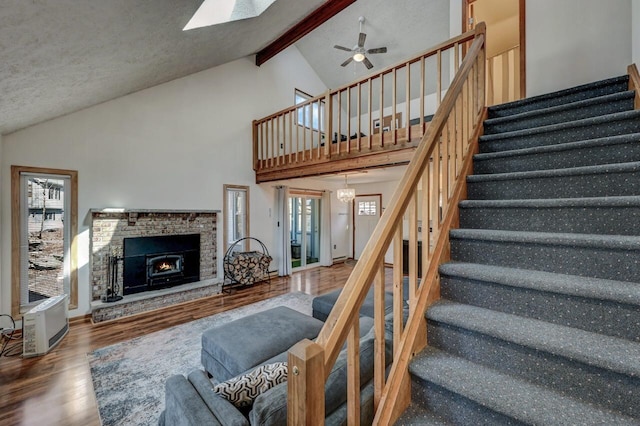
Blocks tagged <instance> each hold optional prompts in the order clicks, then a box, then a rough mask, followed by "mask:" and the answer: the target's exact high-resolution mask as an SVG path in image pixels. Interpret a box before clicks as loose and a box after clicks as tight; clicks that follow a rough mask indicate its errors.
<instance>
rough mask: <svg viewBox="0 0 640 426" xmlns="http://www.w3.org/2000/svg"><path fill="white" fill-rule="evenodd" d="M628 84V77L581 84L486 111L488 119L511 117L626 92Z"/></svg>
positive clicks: (623, 76) (492, 107) (493, 107)
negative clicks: (529, 111) (534, 110)
mask: <svg viewBox="0 0 640 426" xmlns="http://www.w3.org/2000/svg"><path fill="white" fill-rule="evenodd" d="M628 84H629V76H628V75H622V76H619V77H614V78H609V79H606V80H600V81H595V82H591V83H587V84H582V85H579V86H575V87H571V88H568V89H563V90H559V91H556V92H551V93H545V94H542V95H538V96H532V97H529V98H525V99H520V100H517V101H513V102H507V103H504V104H501V105H494V106H491V107H489V111H488V112H489V117H490V118H494V117H501V116H506V115H512V114H517V113H520V112H523V111H527V110H533V109H540V108H549V107H552V106H556V105H562V104H564V103H569V102H576V101H579V100H583V99H589V98H592V97H598V96H603V95H607V94H611V93H617V92H621V91H625V90H627V88H628Z"/></svg>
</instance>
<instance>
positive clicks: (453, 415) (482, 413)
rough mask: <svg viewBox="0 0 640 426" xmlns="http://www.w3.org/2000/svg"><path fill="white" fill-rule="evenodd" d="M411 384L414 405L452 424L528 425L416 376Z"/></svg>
mask: <svg viewBox="0 0 640 426" xmlns="http://www.w3.org/2000/svg"><path fill="white" fill-rule="evenodd" d="M411 382H412V386H411V401H412V403H414V404H420V405H422V406H423V407H425V408H426V409H428V410H429V411H431V412H432V413H435V414H437V415H438V416H439V417H441V418H442V419H444V420H445V421H448V422H451V423H452V424H455V425H487V426H488V425H492V426H493V425H495V426H502V425H504V426H520V425H523V426H524V425H525V424H526V423H522V422H519V421H517V420H515V419H513V418H510V417H507V416H505V415H503V414H501V413H498V412H495V411H492V410H490V409H489V408H487V407H485V406H483V405H480V404H478V403H476V402H474V401H472V400H470V399H468V398H465V397H464V396H461V395H459V394H457V393H454V392H451V391H449V390H447V389H445V388H443V387H441V386H438V385H436V384H434V383H431V382H428V381H425V380H422V379H420V378H417V377H415V376H412V378H411Z"/></svg>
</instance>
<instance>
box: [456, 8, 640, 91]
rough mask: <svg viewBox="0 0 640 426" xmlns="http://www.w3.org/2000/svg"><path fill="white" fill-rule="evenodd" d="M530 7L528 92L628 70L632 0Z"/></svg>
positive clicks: (549, 89) (619, 73)
mask: <svg viewBox="0 0 640 426" xmlns="http://www.w3.org/2000/svg"><path fill="white" fill-rule="evenodd" d="M454 1H455V0H454ZM634 1H636V2H637V0H634ZM526 7H527V10H526V31H527V33H526V38H527V43H526V49H527V50H526V55H527V96H534V95H538V94H542V93H547V92H550V91H554V90H559V89H564V88H568V87H571V86H575V85H578V84H582V83H588V82H591V81H595V80H600V79H604V78H609V77H615V76H618V75H622V74H625V73H626V69H627V66H628V65H629V64H630V63H631V38H632V35H631V19H629V17H630V16H631V0H616V1H602V0H563V1H557V0H534V1H527V2H526ZM635 39H636V40H637V39H638V37H635Z"/></svg>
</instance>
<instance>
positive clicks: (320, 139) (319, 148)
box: [316, 100, 322, 159]
mask: <svg viewBox="0 0 640 426" xmlns="http://www.w3.org/2000/svg"><path fill="white" fill-rule="evenodd" d="M317 104H318V109H317V111H318V114H317V115H318V128H317V129H316V132H318V147H317V148H318V149H317V150H316V155H317V158H318V159H320V157H321V156H322V155H321V153H322V132H321V131H320V130H321V129H322V121H321V118H320V117H321V115H320V108H322V104H321V103H320V101H319V100H318V101H317Z"/></svg>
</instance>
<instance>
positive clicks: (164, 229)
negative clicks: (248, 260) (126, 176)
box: [90, 209, 222, 322]
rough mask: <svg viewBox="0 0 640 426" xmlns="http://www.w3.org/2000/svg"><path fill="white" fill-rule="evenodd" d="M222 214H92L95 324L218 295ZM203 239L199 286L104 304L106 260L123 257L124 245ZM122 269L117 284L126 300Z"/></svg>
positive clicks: (120, 211) (97, 211)
mask: <svg viewBox="0 0 640 426" xmlns="http://www.w3.org/2000/svg"><path fill="white" fill-rule="evenodd" d="M218 213H219V211H218V210H131V209H124V210H123V209H92V210H91V219H92V220H91V235H90V240H91V268H90V270H91V281H90V282H91V286H92V292H91V294H92V302H91V311H92V319H93V321H94V322H100V321H107V320H111V319H116V318H119V317H123V316H128V315H133V314H137V313H141V312H146V311H149V310H153V309H157V308H160V307H164V306H169V305H173V304H177V303H182V302H186V301H189V300H193V299H196V298H200V297H206V296H210V295H214V294H218V293H220V291H221V287H222V280H221V279H218V278H217V244H216V243H217V240H216V238H217V216H218ZM196 233H197V234H200V281H199V282H197V283H189V284H182V285H179V286H176V287H172V288H168V289H162V290H155V291H149V292H144V293H140V294H135V295H130V296H125V297H124V298H123V299H122V300H120V301H118V302H113V303H105V302H102V297H103V296H104V295H105V294H106V292H107V287H108V283H109V279H108V256H109V253H114V254H116V255H118V256H121V255H122V247H123V241H124V239H125V238H130V237H147V236H161V235H184V234H196ZM122 269H123V268H122V264H120V267H119V271H118V277H117V283H118V285H119V287H120V292H119V294H120V295H122V282H123V276H122V272H123V271H122Z"/></svg>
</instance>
